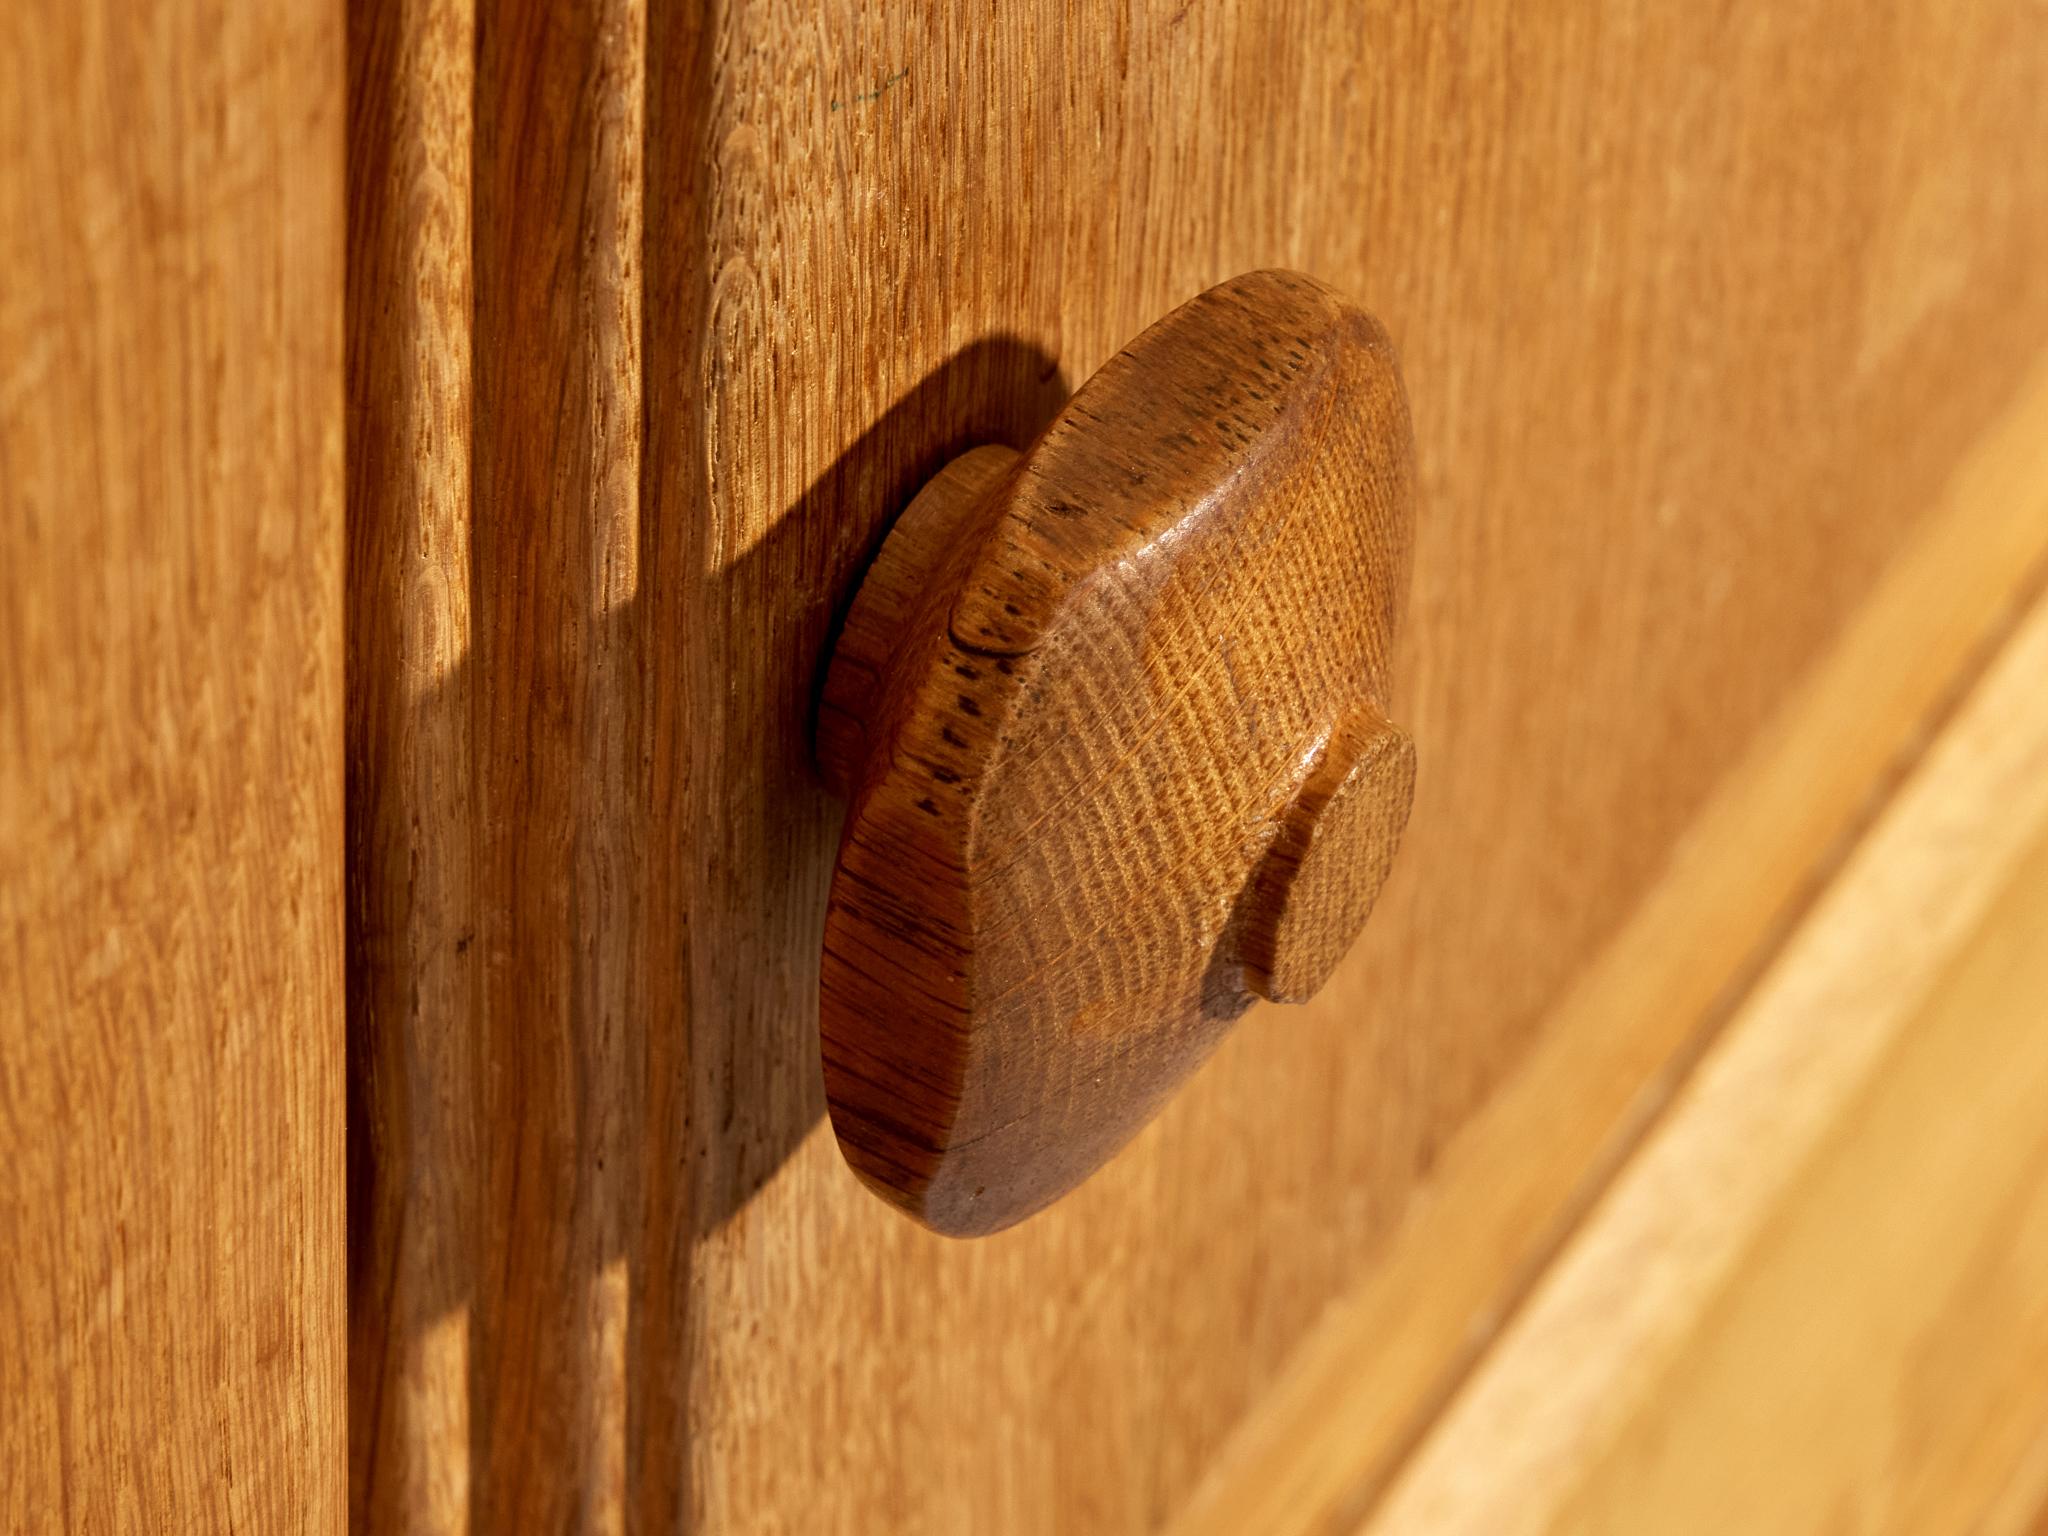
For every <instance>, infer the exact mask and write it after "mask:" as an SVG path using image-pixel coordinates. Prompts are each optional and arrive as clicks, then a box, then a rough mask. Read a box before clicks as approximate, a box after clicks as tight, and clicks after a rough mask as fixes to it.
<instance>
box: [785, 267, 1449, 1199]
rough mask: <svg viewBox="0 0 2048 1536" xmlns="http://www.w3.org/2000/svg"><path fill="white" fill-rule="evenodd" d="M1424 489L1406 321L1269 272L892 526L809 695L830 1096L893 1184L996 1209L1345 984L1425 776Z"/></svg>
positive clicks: (840, 1129)
mask: <svg viewBox="0 0 2048 1536" xmlns="http://www.w3.org/2000/svg"><path fill="white" fill-rule="evenodd" d="M1413 482H1414V466H1413V459H1412V449H1411V446H1410V432H1409V425H1408V409H1407V403H1406V401H1405V400H1404V399H1403V398H1402V394H1401V384H1400V375H1399V373H1398V371H1397V369H1396V366H1395V363H1394V359H1393V355H1392V350H1391V348H1390V347H1389V346H1388V344H1387V340H1386V336H1385V333H1384V332H1382V331H1381V330H1380V328H1379V327H1378V326H1377V325H1376V324H1374V323H1373V321H1372V320H1371V319H1370V317H1368V316H1367V315H1365V314H1364V313H1363V312H1361V311H1360V310H1358V309H1357V308H1356V307H1354V306H1352V305H1351V304H1349V303H1347V302H1345V301H1344V300H1343V299H1342V298H1341V297H1339V296H1338V295H1337V294H1335V293H1333V292H1332V291H1331V290H1329V289H1328V288H1326V287H1324V286H1323V285H1321V284H1319V283H1317V282H1315V281H1314V280H1313V279H1312V278H1307V277H1304V276H1302V275H1300V274H1298V273H1287V272H1256V273H1249V274H1246V275H1244V276H1242V277H1237V278H1233V279H1231V280H1230V281H1228V282H1225V283H1222V284H1219V285H1217V286H1216V287H1214V288H1211V289H1209V290H1208V291H1207V292H1205V293H1203V294H1201V295H1199V296H1198V297H1196V298H1194V299H1192V300H1190V301H1189V302H1188V303H1186V304H1184V305H1182V306H1181V307H1180V308H1178V309H1177V310H1175V311H1174V312H1173V313H1172V314H1170V315H1168V316H1166V317H1165V318H1164V319H1162V320H1160V321H1159V322H1158V323H1157V324H1156V325H1153V326H1151V327H1149V328H1148V329H1147V330H1146V331H1145V333H1144V334H1143V335H1142V336H1140V337H1138V338H1136V339H1135V340H1133V341H1132V342H1131V343H1130V344H1129V345H1128V346H1126V347H1124V348H1123V349H1122V350H1121V351H1119V352H1118V353H1117V355H1116V356H1115V357H1114V358H1112V359H1111V360H1110V361H1109V362H1108V363H1107V364H1105V365H1104V367H1103V368H1102V370H1101V371H1100V372H1098V373H1097V374H1096V375H1095V376H1094V377H1093V378H1092V379H1090V380H1089V381H1088V383H1087V384H1086V385H1085V386H1084V387H1083V388H1082V389H1081V390H1080V391H1079V392H1078V393H1077V394H1076V395H1075V396H1074V398H1073V400H1072V401H1071V402H1070V403H1069V404H1068V405H1067V406H1066V407H1065V408H1064V409H1063V410H1062V411H1061V412H1060V414H1059V416H1058V417H1057V418H1055V419H1054V421H1053V422H1052V424H1051V425H1050V426H1049V427H1048V428H1047V429H1046V431H1045V433H1044V434H1043V435H1042V436H1041V437H1040V438H1039V439H1038V440H1037V441H1036V442H1034V443H1033V444H1032V445H1031V446H1030V447H1029V448H1028V449H1026V450H1025V452H1024V453H1023V454H1022V455H1021V456H1019V455H1017V454H1015V453H1011V452H1009V451H1008V450H1005V449H1001V448H994V449H983V450H981V452H980V454H979V455H978V456H976V457H975V458H974V459H973V462H972V463H971V464H961V465H960V467H959V468H957V469H956V470H954V471H953V472H951V473H944V472H942V474H941V475H940V477H939V480H938V482H937V484H936V486H935V493H934V494H932V495H929V496H927V495H922V494H921V495H920V496H919V498H918V499H917V500H916V501H914V502H913V503H912V504H911V506H910V508H909V509H908V510H907V511H906V512H905V514H904V516H903V518H902V519H901V521H900V522H899V525H898V526H897V527H896V528H895V529H892V531H891V533H890V535H889V539H888V542H887V543H885V544H884V546H883V549H882V553H881V555H880V556H879V557H878V558H877V562H876V569H875V570H874V571H873V572H872V573H871V575H870V577H869V578H868V579H867V580H872V581H873V582H874V584H875V590H874V591H873V592H872V593H870V592H869V591H868V589H867V580H864V581H863V584H862V590H861V593H860V594H859V595H857V596H856V597H855V599H854V604H853V608H852V610H851V612H850V613H849V615H848V619H847V624H846V629H845V631H844V632H843V633H842V635H841V636H840V638H839V640H838V642H837V644H836V645H835V647H834V649H833V654H832V659H831V663H830V666H829V668H828V671H827V675H826V679H825V685H824V694H823V698H822V700H821V702H820V705H819V716H820V720H819V739H820V746H821V752H820V759H821V763H822V764H823V766H824V767H825V769H826V773H827V777H828V781H832V782H834V785H835V788H838V789H839V790H840V791H841V792H842V793H843V794H845V795H846V796H847V797H848V799H849V801H850V803H851V805H850V809H849V811H848V814H847V820H846V830H845V833H844V836H843V838H842V840H841V843H840V847H839V859H838V867H837V869H836V870H835V872H834V875H833V882H832V890H831V895H830V899H829V902H828V905H827V907H826V913H825V938H824V956H823V959H822V961H821V970H822V976H821V990H820V1002H819V1028H820V1032H821V1035H822V1045H823V1053H824V1069H825V1096H826V1101H827V1103H828V1104H829V1106H830V1108H831V1114H832V1123H833V1126H834V1128H835V1130H836V1131H837V1133H838V1136H839V1141H840V1145H841V1147H842V1148H843V1150H844V1151H845V1153H846V1157H847V1161H848V1162H849V1163H850V1164H851V1165H852V1167H853V1168H854V1170H855V1171H856V1172H858V1173H859V1174H860V1176H861V1177H862V1178H863V1179H865V1180H866V1181H867V1182H868V1183H869V1184H871V1185H872V1186H873V1187H874V1188H875V1189H876V1191H877V1192H878V1193H880V1194H881V1195H882V1196H883V1197H884V1198H886V1199H888V1200H890V1201H891V1202H892V1203H895V1204H897V1205H898V1206H900V1207H901V1208H902V1209H903V1210H905V1211H906V1212H907V1213H909V1214H911V1215H913V1216H915V1217H916V1218H917V1219H919V1220H920V1221H922V1222H924V1223H925V1224H926V1225H928V1226H930V1227H932V1228H933V1229H935V1230H937V1231H941V1232H948V1233H952V1234H955V1235H961V1236H967V1235H979V1234H985V1233H988V1232H993V1231H997V1230H1000V1229H1001V1228H1003V1227H1007V1226H1009V1225H1011V1224H1012V1223H1014V1222H1016V1221H1019V1220H1021V1219H1022V1218H1023V1217H1025V1216H1028V1215H1030V1214H1032V1213H1033V1212H1035V1211H1037V1210H1040V1209H1042V1208H1043V1207H1044V1206H1045V1205H1046V1204H1048V1203H1049V1202H1050V1201H1052V1200H1054V1199H1056V1198H1058V1197H1059V1196H1060V1195H1062V1194H1064V1193H1066V1192H1067V1191H1068V1190H1069V1189H1071V1188H1072V1187H1073V1186H1074V1185H1075V1184H1077V1183H1079V1182H1080V1181H1081V1180H1082V1179H1084V1178H1086V1177H1087V1176H1088V1175H1089V1174H1091V1173H1093V1172H1094V1171H1095V1170H1096V1169H1097V1168H1099V1167H1100V1166H1101V1165H1102V1164H1103V1163H1104V1162H1105V1161H1107V1160H1108V1159H1109V1158H1110V1157H1111V1156H1113V1155H1114V1154H1115V1153H1116V1152H1117V1151H1118V1150H1120V1149H1121V1148H1122V1147H1123V1145H1124V1144H1125V1143H1126V1142H1128V1141H1129V1140H1130V1138H1131V1136H1132V1135H1133V1134H1134V1133H1135V1132H1137V1131H1138V1130H1139V1129H1140V1128H1141V1127H1142V1126H1143V1125H1144V1124H1145V1122H1146V1121H1148V1120H1149V1119H1150V1118H1151V1117H1152V1115H1153V1114H1154V1113H1156V1111H1157V1110H1158V1108H1159V1106H1160V1105H1161V1104H1162V1103H1164V1102H1165V1100H1166V1099H1167V1097H1168V1096H1169V1095H1170V1094H1171V1093H1172V1091H1173V1090H1174V1089H1175V1088H1176V1087H1177V1086H1178V1085H1179V1084H1180V1082H1181V1081H1182V1080H1184V1079H1185V1078H1186V1076H1187V1075H1188V1073H1190V1072H1191V1071H1193V1070H1194V1069H1195V1068H1196V1067H1197V1066H1199V1065H1200V1064H1201V1062H1202V1060H1203V1058H1204V1057H1206V1056H1207V1055H1208V1053H1209V1052H1210V1051H1211V1050H1212V1049H1213V1048H1214V1046H1215V1044H1216V1042H1217V1041H1218V1040H1219V1039H1220V1038H1221V1037H1222V1035H1223V1033H1224V1032H1225V1031H1226V1030H1228V1029H1229V1027H1230V1026H1231V1025H1232V1024H1233V1023H1235V1022H1236V1021H1237V1019H1238V1018H1239V1017H1240V1016H1242V1015H1243V1013H1244V1011H1245V1010H1246V1009H1247V1008H1249V1007H1250V1006H1251V1005H1252V1003H1253V1002H1254V1001H1255V1000H1256V999H1258V998H1260V997H1286V998H1288V999H1289V1000H1306V999H1307V998H1308V997H1309V996H1311V995H1312V994H1314V993H1315V992H1316V991H1317V990H1318V989H1320V987H1321V986H1322V984H1323V982H1324V981H1326V980H1327V979H1328V977H1329V974H1330V972H1331V971H1332V970H1333V969H1335V967H1336V965H1337V962H1338V961H1339V960H1340V959H1341V958H1342V956H1343V954H1344V952H1345V951H1346V950H1347V949H1349V948H1350V946H1351V944H1352V942H1353V941H1354V940H1355V939H1356V938H1357V936H1358V933H1359V931H1360V929H1361V928H1363V927H1364V924H1365V919H1366V917H1367V915H1368V914H1369V913H1370V912H1371V910H1372V903H1373V898H1374V897H1375V896H1376V895H1377V894H1378V891H1379V887H1380V885H1381V883H1382V882H1383V881H1384V880H1385V878H1386V875H1387V870H1388V867H1389V865H1390V864H1391V863H1392V860H1393V854H1394V849H1395V847H1396V845H1397V844H1398V842H1399V838H1400V833H1401V828H1402V827H1403V825H1405V824H1406V822H1407V818H1408V809H1409V804H1410V802H1411V800H1412V797H1413V793H1414V785H1415V753H1414V746H1413V744H1412V743H1411V742H1410V741H1409V740H1408V738H1407V737H1406V736H1405V735H1404V734H1402V733H1401V731H1400V730H1399V729H1398V728H1397V727H1395V726H1393V725H1391V724H1389V723H1388V721H1387V711H1388V710H1389V709H1390V708H1391V707H1392V705H1391V701H1390V699H1389V685H1390V682H1391V676H1390V674H1391V671H1392V656H1393V649H1394V633H1395V626H1396V623H1397V619H1398V615H1399V611H1400V606H1401V598H1402V595H1403V589H1404V588H1405V586H1406V583H1407V575H1408V569H1407V567H1408V543H1409V536H1410V530H1411V527H1412V525H1413V519H1414V509H1413V501H1414V484H1413Z"/></svg>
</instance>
